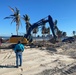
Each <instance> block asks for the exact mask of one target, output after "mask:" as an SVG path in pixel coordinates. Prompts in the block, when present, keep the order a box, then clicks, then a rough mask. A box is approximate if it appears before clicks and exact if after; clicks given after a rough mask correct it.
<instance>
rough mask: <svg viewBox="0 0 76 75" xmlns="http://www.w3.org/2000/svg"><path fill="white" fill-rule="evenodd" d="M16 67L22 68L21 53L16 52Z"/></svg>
mask: <svg viewBox="0 0 76 75" xmlns="http://www.w3.org/2000/svg"><path fill="white" fill-rule="evenodd" d="M16 66H17V67H18V66H22V52H16Z"/></svg>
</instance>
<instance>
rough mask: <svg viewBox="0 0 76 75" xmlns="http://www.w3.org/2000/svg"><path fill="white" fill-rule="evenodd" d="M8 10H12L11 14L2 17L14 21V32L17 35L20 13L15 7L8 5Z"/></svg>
mask: <svg viewBox="0 0 76 75" xmlns="http://www.w3.org/2000/svg"><path fill="white" fill-rule="evenodd" d="M9 8H10V10H11V11H12V12H13V15H10V16H9V17H5V18H4V19H10V18H11V19H12V22H11V24H12V23H13V22H16V33H17V35H18V30H19V26H20V13H19V10H18V9H17V8H16V7H15V9H13V8H11V7H10V6H9Z"/></svg>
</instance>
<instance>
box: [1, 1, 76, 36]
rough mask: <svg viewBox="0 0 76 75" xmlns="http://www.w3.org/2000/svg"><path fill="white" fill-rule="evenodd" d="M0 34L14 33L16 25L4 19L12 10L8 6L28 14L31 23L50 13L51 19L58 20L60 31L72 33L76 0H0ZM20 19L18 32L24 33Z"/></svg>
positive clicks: (21, 13)
mask: <svg viewBox="0 0 76 75" xmlns="http://www.w3.org/2000/svg"><path fill="white" fill-rule="evenodd" d="M0 1H1V2H0V8H1V11H0V35H11V33H13V34H16V25H15V23H12V25H10V23H11V21H12V20H11V19H8V20H7V19H6V20H4V19H3V18H4V17H6V16H9V15H11V14H13V13H12V11H11V10H10V9H9V8H8V6H10V7H12V8H15V7H17V8H18V9H19V10H20V15H21V16H23V15H24V14H28V15H29V16H30V23H31V24H33V23H35V22H37V21H38V20H40V19H42V18H44V17H46V16H48V15H51V16H52V18H53V21H55V19H57V20H58V23H57V26H58V28H59V29H60V30H61V31H65V32H67V35H68V36H70V35H72V31H76V0H0ZM21 21H22V26H20V29H19V33H26V30H25V22H24V21H23V20H21Z"/></svg>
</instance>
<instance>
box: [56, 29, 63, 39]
mask: <svg viewBox="0 0 76 75" xmlns="http://www.w3.org/2000/svg"><path fill="white" fill-rule="evenodd" d="M56 34H57V37H58V38H61V37H62V31H60V30H58V31H57V33H56Z"/></svg>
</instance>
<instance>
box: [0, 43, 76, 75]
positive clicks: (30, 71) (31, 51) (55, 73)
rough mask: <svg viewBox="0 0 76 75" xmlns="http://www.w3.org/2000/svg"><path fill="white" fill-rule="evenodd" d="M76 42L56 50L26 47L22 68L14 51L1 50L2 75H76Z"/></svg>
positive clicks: (0, 68)
mask: <svg viewBox="0 0 76 75" xmlns="http://www.w3.org/2000/svg"><path fill="white" fill-rule="evenodd" d="M75 58H76V42H74V43H69V44H67V43H65V44H59V47H54V48H51V47H49V48H46V47H40V48H30V47H27V46H26V47H25V50H24V52H23V65H22V67H19V68H16V67H15V65H16V64H15V60H16V59H15V53H14V52H13V51H12V49H0V75H76V60H75Z"/></svg>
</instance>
